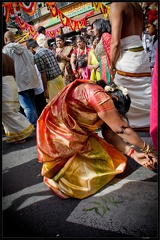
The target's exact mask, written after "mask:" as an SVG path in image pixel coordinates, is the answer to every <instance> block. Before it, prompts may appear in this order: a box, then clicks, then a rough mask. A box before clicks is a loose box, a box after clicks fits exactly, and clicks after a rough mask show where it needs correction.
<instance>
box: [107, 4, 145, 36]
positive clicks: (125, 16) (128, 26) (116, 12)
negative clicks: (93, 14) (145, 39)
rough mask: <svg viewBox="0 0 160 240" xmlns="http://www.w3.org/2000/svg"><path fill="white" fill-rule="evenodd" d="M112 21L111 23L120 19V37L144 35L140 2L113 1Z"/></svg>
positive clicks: (111, 9)
mask: <svg viewBox="0 0 160 240" xmlns="http://www.w3.org/2000/svg"><path fill="white" fill-rule="evenodd" d="M120 20H121V21H120ZM110 21H111V25H112V24H115V23H116V21H120V23H121V25H120V26H119V31H120V33H119V37H120V39H122V38H124V37H128V36H131V35H139V36H140V37H141V36H142V31H143V12H142V9H141V6H140V5H139V3H134V2H133V3H131V2H113V3H112V4H111V8H110ZM113 28H114V26H113Z"/></svg>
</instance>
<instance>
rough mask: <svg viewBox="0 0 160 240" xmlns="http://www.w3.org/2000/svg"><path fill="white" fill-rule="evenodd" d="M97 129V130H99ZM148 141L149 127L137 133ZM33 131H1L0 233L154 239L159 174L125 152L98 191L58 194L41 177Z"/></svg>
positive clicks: (5, 234)
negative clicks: (8, 136)
mask: <svg viewBox="0 0 160 240" xmlns="http://www.w3.org/2000/svg"><path fill="white" fill-rule="evenodd" d="M98 134H99V135H100V132H99V131H98ZM138 134H139V135H140V136H141V137H142V138H143V139H144V140H145V141H146V142H147V143H149V144H150V145H151V146H153V145H152V141H151V137H150V136H149V133H145V132H139V133H138ZM41 167H42V165H41V163H39V162H38V159H37V150H36V136H35V132H34V133H33V134H32V135H31V136H30V137H28V138H27V142H26V143H22V144H11V143H10V144H8V143H6V142H5V137H4V136H3V137H2V238H20V237H21V238H29V237H32V238H57V237H59V238H85V237H86V238H107V239H112V238H121V239H132V238H136V239H138V238H139V239H142V238H143V239H158V236H159V235H158V226H159V224H158V176H157V173H156V172H153V171H149V170H148V169H145V168H143V167H142V166H140V165H139V164H138V163H136V162H135V161H134V160H133V159H131V158H128V161H127V167H126V169H125V171H124V172H123V173H122V174H119V175H117V176H116V177H115V178H114V179H113V180H112V181H111V182H110V183H109V184H107V185H106V186H105V187H103V188H102V189H101V190H100V191H99V192H98V193H97V194H95V195H93V196H90V197H88V198H85V199H83V200H79V199H74V198H69V199H66V200H62V199H60V198H59V197H57V196H56V195H54V194H53V193H52V191H51V190H50V189H49V188H48V187H47V186H46V185H45V184H44V183H43V178H42V176H41V175H40V172H41Z"/></svg>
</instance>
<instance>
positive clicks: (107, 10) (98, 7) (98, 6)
mask: <svg viewBox="0 0 160 240" xmlns="http://www.w3.org/2000/svg"><path fill="white" fill-rule="evenodd" d="M92 5H93V7H94V10H95V11H99V10H100V11H101V12H102V13H103V14H104V17H105V18H108V16H109V13H110V7H109V6H106V5H105V4H104V3H102V2H93V3H92Z"/></svg>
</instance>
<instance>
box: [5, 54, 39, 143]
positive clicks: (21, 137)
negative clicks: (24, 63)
mask: <svg viewBox="0 0 160 240" xmlns="http://www.w3.org/2000/svg"><path fill="white" fill-rule="evenodd" d="M19 108H20V103H19V99H18V88H17V85H16V81H15V69H14V61H13V59H12V58H11V57H9V56H8V55H7V54H4V53H2V125H3V127H4V132H5V136H6V142H7V143H15V144H17V143H24V142H25V141H26V138H27V137H28V136H30V135H31V133H32V132H33V130H34V126H33V125H32V124H31V123H30V122H29V121H28V119H27V118H26V117H25V116H24V115H23V114H22V113H20V112H19Z"/></svg>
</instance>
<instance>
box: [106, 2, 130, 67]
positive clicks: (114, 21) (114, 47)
mask: <svg viewBox="0 0 160 240" xmlns="http://www.w3.org/2000/svg"><path fill="white" fill-rule="evenodd" d="M110 23H111V49H110V61H111V69H114V68H115V65H116V62H117V59H118V57H119V54H120V39H121V31H122V24H123V9H122V3H120V2H113V3H111V6H110ZM126 24H127V23H126Z"/></svg>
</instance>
